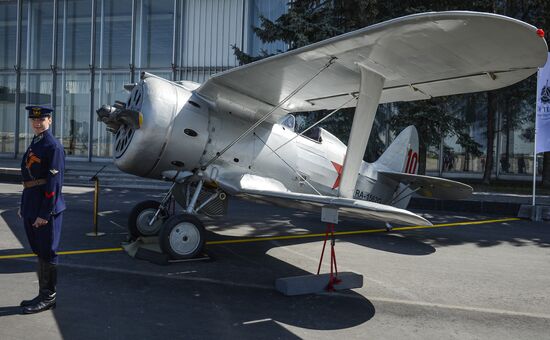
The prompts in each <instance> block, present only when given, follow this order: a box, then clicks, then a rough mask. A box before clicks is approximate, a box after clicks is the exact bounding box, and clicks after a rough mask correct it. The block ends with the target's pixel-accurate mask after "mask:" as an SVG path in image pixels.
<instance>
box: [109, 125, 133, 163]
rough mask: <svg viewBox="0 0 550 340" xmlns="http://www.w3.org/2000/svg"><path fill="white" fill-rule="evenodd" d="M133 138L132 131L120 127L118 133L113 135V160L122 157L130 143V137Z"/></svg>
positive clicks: (123, 126) (129, 128) (126, 127)
mask: <svg viewBox="0 0 550 340" xmlns="http://www.w3.org/2000/svg"><path fill="white" fill-rule="evenodd" d="M133 136H134V129H133V128H131V127H129V126H126V125H122V126H121V127H120V128H119V129H118V131H117V132H116V134H115V143H114V145H115V158H120V157H122V155H124V152H125V151H126V149H128V145H130V142H131V141H132V137H133Z"/></svg>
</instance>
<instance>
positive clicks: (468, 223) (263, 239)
mask: <svg viewBox="0 0 550 340" xmlns="http://www.w3.org/2000/svg"><path fill="white" fill-rule="evenodd" d="M518 220H520V219H519V218H516V217H512V218H501V219H496V220H481V221H468V222H455V223H442V224H435V225H431V226H410V227H397V228H393V229H392V231H406V230H415V229H433V228H442V227H459V226H466V225H477V224H489V223H503V222H511V221H518ZM381 232H386V229H385V228H382V229H367V230H354V231H338V232H335V233H334V235H335V236H345V235H359V234H369V233H381ZM312 237H325V233H319V234H303V235H286V236H273V237H252V238H245V239H237V240H221V241H210V242H206V244H208V245H217V244H230V243H246V242H260V241H275V240H292V239H299V238H312Z"/></svg>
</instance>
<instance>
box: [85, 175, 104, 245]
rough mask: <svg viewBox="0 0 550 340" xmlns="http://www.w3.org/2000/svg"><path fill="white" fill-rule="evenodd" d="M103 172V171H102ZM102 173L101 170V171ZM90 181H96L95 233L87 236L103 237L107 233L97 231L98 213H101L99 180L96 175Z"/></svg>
mask: <svg viewBox="0 0 550 340" xmlns="http://www.w3.org/2000/svg"><path fill="white" fill-rule="evenodd" d="M102 170H103V169H102ZM99 171H101V170H99ZM90 180H92V181H94V189H95V190H94V231H92V232H90V233H86V236H93V237H97V236H103V235H105V233H100V232H98V231H97V225H98V222H99V220H98V213H99V178H98V177H97V176H96V175H94V176H93V177H92V178H91V179H90Z"/></svg>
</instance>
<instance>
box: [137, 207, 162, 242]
mask: <svg viewBox="0 0 550 340" xmlns="http://www.w3.org/2000/svg"><path fill="white" fill-rule="evenodd" d="M159 206H160V203H159V202H157V201H143V202H140V203H138V204H136V206H134V207H133V208H132V211H131V212H130V216H129V217H128V231H129V232H130V235H131V236H132V239H136V238H138V237H140V236H154V235H157V234H158V233H159V231H160V228H161V227H162V224H163V223H164V221H166V219H167V218H168V214H167V213H166V212H165V211H161V212H159V214H158V215H157V219H156V221H155V223H153V224H152V225H149V221H151V219H152V218H153V216H155V213H156V212H157V209H158V208H159Z"/></svg>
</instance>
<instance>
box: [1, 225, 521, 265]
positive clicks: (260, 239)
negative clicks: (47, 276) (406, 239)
mask: <svg viewBox="0 0 550 340" xmlns="http://www.w3.org/2000/svg"><path fill="white" fill-rule="evenodd" d="M518 220H520V219H519V218H516V217H511V218H501V219H492V220H479V221H466V222H454V223H441V224H434V225H432V226H410V227H397V228H393V229H392V231H407V230H416V229H434V228H444V227H460V226H470V225H479V224H491V223H504V222H512V221H518ZM382 232H386V229H385V228H381V229H366V230H354V231H338V232H335V233H334V235H335V236H346V235H360V234H370V233H382ZM318 237H325V233H317V234H303V235H285V236H272V237H252V238H244V239H236V240H220V241H208V242H206V244H207V245H220V244H233V243H250V242H263V241H276V240H295V239H302V238H318ZM118 251H123V249H122V248H121V247H119V248H102V249H84V250H72V251H60V252H58V255H80V254H96V253H109V252H118ZM34 256H36V255H35V254H13V255H0V260H5V259H18V258H26V257H34Z"/></svg>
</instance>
